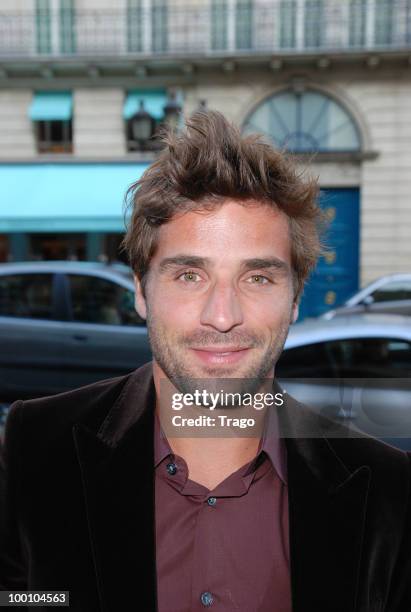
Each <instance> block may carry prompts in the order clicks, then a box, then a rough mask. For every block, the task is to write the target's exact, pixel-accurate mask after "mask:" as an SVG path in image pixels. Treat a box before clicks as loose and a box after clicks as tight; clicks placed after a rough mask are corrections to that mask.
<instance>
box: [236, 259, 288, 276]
mask: <svg viewBox="0 0 411 612" xmlns="http://www.w3.org/2000/svg"><path fill="white" fill-rule="evenodd" d="M242 267H243V268H244V270H245V271H247V270H255V269H259V270H265V269H267V268H274V269H275V270H278V271H280V272H288V273H289V272H290V266H289V265H288V264H287V263H286V262H285V261H283V260H282V259H278V258H277V257H267V258H266V257H263V258H261V257H253V258H252V259H245V260H244V261H243V262H242Z"/></svg>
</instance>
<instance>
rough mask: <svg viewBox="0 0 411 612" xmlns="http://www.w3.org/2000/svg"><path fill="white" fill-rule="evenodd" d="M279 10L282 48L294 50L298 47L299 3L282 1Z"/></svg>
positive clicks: (289, 0) (291, 0)
mask: <svg viewBox="0 0 411 612" xmlns="http://www.w3.org/2000/svg"><path fill="white" fill-rule="evenodd" d="M279 9H280V15H279V17H280V19H279V22H280V35H279V41H280V47H281V48H283V49H287V48H288V49H293V48H295V45H296V29H295V28H296V22H297V2H296V0H281V1H280V5H279Z"/></svg>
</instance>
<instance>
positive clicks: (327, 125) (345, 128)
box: [244, 90, 361, 153]
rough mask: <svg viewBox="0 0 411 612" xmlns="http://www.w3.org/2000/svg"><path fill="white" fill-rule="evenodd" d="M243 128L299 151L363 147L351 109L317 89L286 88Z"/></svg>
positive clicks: (342, 149)
mask: <svg viewBox="0 0 411 612" xmlns="http://www.w3.org/2000/svg"><path fill="white" fill-rule="evenodd" d="M244 131H245V132H248V131H249V132H260V133H263V134H265V135H266V136H267V137H268V138H269V139H270V140H271V141H272V142H273V144H274V145H275V146H277V147H278V148H280V149H287V150H289V151H293V152H298V153H308V152H330V151H332V152H348V151H358V150H360V148H361V142H360V135H359V130H358V128H357V126H356V123H355V121H354V119H353V118H352V117H351V116H350V114H349V113H348V111H347V110H346V109H345V108H343V107H342V106H341V105H340V104H339V103H338V102H336V101H335V100H333V99H332V98H331V97H329V96H327V95H325V94H323V93H319V92H316V91H305V92H303V93H296V92H294V91H291V90H285V91H283V92H281V93H279V94H276V95H274V96H272V97H270V98H268V99H266V100H265V101H264V102H262V103H261V104H260V105H259V106H258V107H257V108H256V109H255V110H254V111H252V113H251V114H250V115H249V116H248V118H247V119H246V122H245V124H244Z"/></svg>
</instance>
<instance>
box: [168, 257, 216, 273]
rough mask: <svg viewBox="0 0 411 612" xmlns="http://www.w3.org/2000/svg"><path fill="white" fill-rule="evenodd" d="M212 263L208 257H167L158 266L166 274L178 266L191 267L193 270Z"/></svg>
mask: <svg viewBox="0 0 411 612" xmlns="http://www.w3.org/2000/svg"><path fill="white" fill-rule="evenodd" d="M210 263H211V259H209V258H208V257H198V256H197V255H175V256H174V257H165V258H164V259H162V260H161V261H160V264H159V266H158V268H159V271H160V272H165V271H166V270H168V269H170V268H175V267H177V266H190V267H192V268H201V267H204V266H206V265H209V264H210Z"/></svg>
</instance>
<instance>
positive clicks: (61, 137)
mask: <svg viewBox="0 0 411 612" xmlns="http://www.w3.org/2000/svg"><path fill="white" fill-rule="evenodd" d="M36 141H37V150H38V152H39V153H72V152H73V126H72V122H71V120H70V121H37V122H36Z"/></svg>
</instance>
